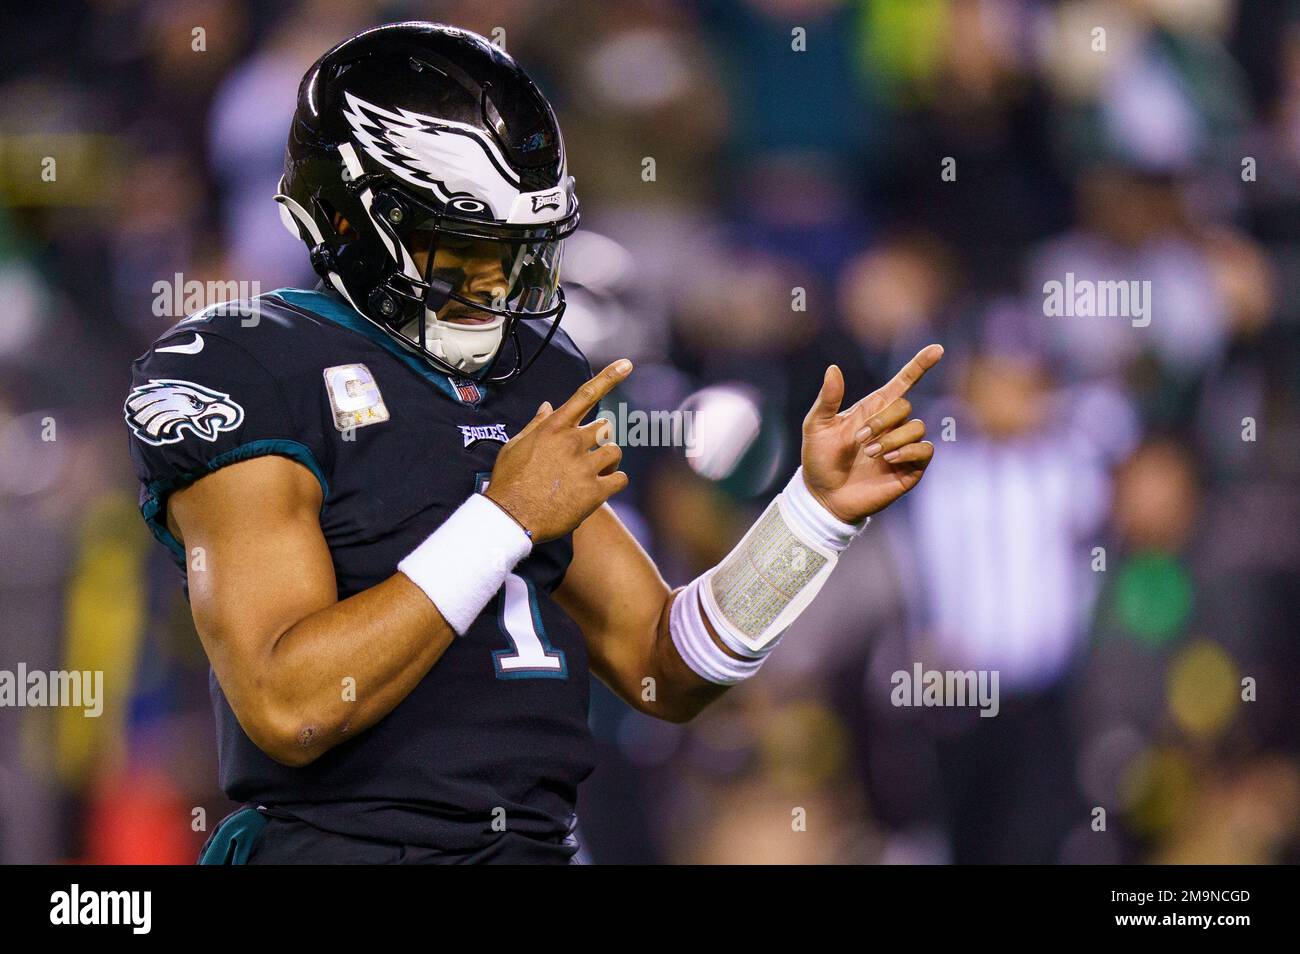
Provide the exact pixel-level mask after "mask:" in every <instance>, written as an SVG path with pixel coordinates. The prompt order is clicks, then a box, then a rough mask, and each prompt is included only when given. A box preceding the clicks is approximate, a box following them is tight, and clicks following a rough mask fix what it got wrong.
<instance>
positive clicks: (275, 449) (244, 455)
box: [140, 439, 330, 567]
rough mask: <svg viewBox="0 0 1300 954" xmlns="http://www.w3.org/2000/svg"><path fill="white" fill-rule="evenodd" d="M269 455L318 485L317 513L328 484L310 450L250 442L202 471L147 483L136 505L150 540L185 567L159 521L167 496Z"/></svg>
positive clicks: (292, 444) (177, 543)
mask: <svg viewBox="0 0 1300 954" xmlns="http://www.w3.org/2000/svg"><path fill="white" fill-rule="evenodd" d="M271 454H278V455H280V456H281V457H288V458H289V459H291V460H296V461H297V462H298V463H300V464H302V465H303V466H304V467H306V468H307V469H308V470H310V471H311V472H312V475H313V476H315V478H316V479H317V480H318V481H319V482H320V489H321V494H322V495H323V496H322V499H321V509H322V510H324V509H325V504H326V502H327V501H328V500H329V496H330V487H329V482H328V481H326V479H325V474H324V472H323V471H322V470H321V469H320V464H318V463H317V462H316V455H315V454H313V453H312V452H311V448H310V447H308V446H307V445H306V444H301V443H299V442H298V441H286V440H278V439H277V440H260V441H250V442H249V443H247V444H240V445H239V446H238V447H236V448H233V449H231V450H228V451H226V452H225V453H224V454H218V455H217V456H216V457H214V458H212V459H211V460H210V461H208V462H207V463H205V464H204V465H203V466H202V467H196V468H195V469H193V470H187V471H185V472H184V473H183V474H177V475H176V476H175V477H168V478H166V479H165V480H155V481H151V482H150V483H149V484H148V485H147V486H146V487H145V500H144V502H143V503H142V504H140V514H141V516H143V517H144V522H145V523H146V524H148V526H149V530H150V532H151V533H153V535H154V538H155V539H156V540H157V541H158V542H159V543H161V544H162V545H163V546H165V547H166V548H167V549H168V550H170V551H171V554H172V556H173V557H175V558H176V560H177V561H178V562H179V563H180V565H181V566H182V567H184V566H185V548H184V547H183V546H181V543H180V541H179V540H177V539H176V538H175V537H174V536H172V532H171V531H170V530H168V529H167V521H166V520H165V519H161V520H160V519H159V517H160V515H161V514H162V509H163V503H164V501H166V499H167V497H168V495H169V494H171V493H172V492H174V491H177V490H180V489H181V488H182V487H188V486H189V485H190V484H192V483H194V481H196V480H198V479H199V478H200V477H206V476H207V475H208V474H210V473H212V472H213V471H216V470H220V469H221V468H222V467H225V466H226V465H227V464H234V463H237V462H239V461H242V460H252V459H253V458H254V457H266V456H268V455H271Z"/></svg>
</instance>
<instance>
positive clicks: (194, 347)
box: [153, 335, 203, 354]
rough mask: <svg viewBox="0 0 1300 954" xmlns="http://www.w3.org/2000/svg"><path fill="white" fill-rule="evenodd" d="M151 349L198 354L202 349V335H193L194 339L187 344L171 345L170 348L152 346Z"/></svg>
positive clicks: (171, 352) (172, 352) (168, 352)
mask: <svg viewBox="0 0 1300 954" xmlns="http://www.w3.org/2000/svg"><path fill="white" fill-rule="evenodd" d="M153 350H154V351H157V352H165V353H167V354H198V353H199V352H200V351H202V350H203V337H202V336H201V335H195V336H194V340H193V341H191V342H190V343H189V344H183V345H172V346H171V347H170V348H154V349H153Z"/></svg>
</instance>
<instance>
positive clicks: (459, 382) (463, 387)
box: [451, 378, 483, 404]
mask: <svg viewBox="0 0 1300 954" xmlns="http://www.w3.org/2000/svg"><path fill="white" fill-rule="evenodd" d="M451 383H452V384H453V385H455V387H456V395H457V396H458V397H459V398H460V399H461V400H462V401H463V402H464V403H466V404H477V403H478V402H479V399H480V398H481V397H483V392H482V391H480V390H479V388H478V385H477V384H476V383H475V382H473V381H471V380H469V378H452V379H451Z"/></svg>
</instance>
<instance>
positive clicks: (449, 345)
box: [402, 310, 506, 374]
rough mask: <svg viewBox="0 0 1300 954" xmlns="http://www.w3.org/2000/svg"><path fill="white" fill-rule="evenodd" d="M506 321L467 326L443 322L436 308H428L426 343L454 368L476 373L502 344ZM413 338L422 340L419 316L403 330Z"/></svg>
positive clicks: (501, 319)
mask: <svg viewBox="0 0 1300 954" xmlns="http://www.w3.org/2000/svg"><path fill="white" fill-rule="evenodd" d="M505 323H506V320H505V318H504V317H501V316H497V317H495V318H493V319H492V320H491V321H486V322H483V323H482V324H474V325H466V324H461V323H459V322H454V321H442V320H441V319H439V318H438V317H437V313H436V312H433V311H428V310H426V311H425V324H424V339H425V345H426V347H428V349H429V350H430V351H432V352H433V353H434V354H436V355H438V356H439V357H441V358H442V359H443V360H444V361H446V362H447V363H448V364H450V365H451V366H452V367H453V368H456V369H458V370H460V371H463V372H465V373H466V374H473V373H474V372H475V371H477V370H479V369H480V368H482V367H484V366H485V365H486V364H487V363H488V362H489V361H491V360H492V357H493V356H494V355H495V354H496V353H497V350H498V349H499V348H500V347H501V342H502V340H503V339H504V337H505V335H504V333H503V329H504V327H505ZM402 334H403V336H405V337H406V338H408V339H410V340H411V341H417V342H418V341H419V340H420V327H419V319H418V318H417V319H415V320H414V321H411V322H410V323H409V324H407V325H406V327H405V328H403V329H402Z"/></svg>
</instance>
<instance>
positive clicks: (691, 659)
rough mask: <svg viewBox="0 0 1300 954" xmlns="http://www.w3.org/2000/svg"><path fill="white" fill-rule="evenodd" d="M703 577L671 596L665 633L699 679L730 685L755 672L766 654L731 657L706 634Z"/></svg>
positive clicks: (697, 578)
mask: <svg viewBox="0 0 1300 954" xmlns="http://www.w3.org/2000/svg"><path fill="white" fill-rule="evenodd" d="M703 582H704V577H702V576H701V577H696V578H695V579H694V580H692V581H691V582H690V584H688V585H687V587H686V588H685V589H684V590H682V591H681V592H680V593H678V594H677V598H676V599H675V600H673V606H672V610H671V611H670V613H669V615H668V634H669V635H670V636H671V637H672V640H673V645H674V646H676V647H677V654H678V655H679V656H681V657H682V661H683V662H685V663H686V665H688V666H689V667H690V668H691V670H692V671H693V672H694V673H695V674H696V675H697V676H699V677H700V678H701V679H704V680H707V681H708V682H716V683H718V684H719V685H724V686H731V685H735V684H736V683H738V682H742V681H743V680H745V679H748V678H749V677H750V676H752V675H754V673H756V672H758V669H759V667H760V666H762V665H763V660H764V659H766V658H767V657H766V655H764V656H762V657H759V658H757V659H734V658H732V657H731V656H729V655H727V654H726V653H725V652H723V651H722V648H721V647H720V646H719V645H718V644H717V643H715V642H714V641H713V637H712V636H710V635H709V630H708V627H707V626H706V625H705V623H704V617H703V615H701V613H700V599H699V596H700V590H701V589H702V588H703V587H702V584H703Z"/></svg>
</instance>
